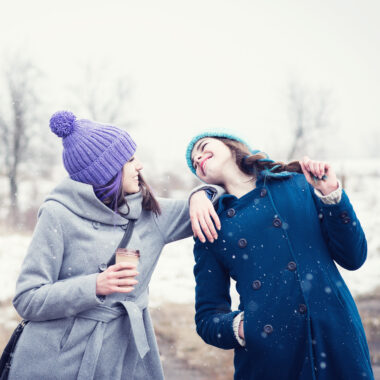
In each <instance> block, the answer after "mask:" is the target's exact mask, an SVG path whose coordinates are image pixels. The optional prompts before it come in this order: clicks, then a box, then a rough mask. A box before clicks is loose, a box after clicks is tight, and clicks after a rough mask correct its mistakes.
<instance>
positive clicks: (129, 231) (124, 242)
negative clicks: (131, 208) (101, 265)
mask: <svg viewBox="0 0 380 380" xmlns="http://www.w3.org/2000/svg"><path fill="white" fill-rule="evenodd" d="M135 222H136V221H135V220H134V219H129V223H128V225H127V229H126V230H125V232H124V236H123V238H122V239H121V240H120V243H119V245H118V246H117V248H126V247H127V244H128V243H129V240H131V236H132V232H133V228H134V226H135ZM117 248H116V250H117ZM115 259H116V251H115V252H114V253H113V255H112V257H111V258H110V259H109V261H108V263H107V268H108V267H109V266H110V265H114V264H115Z"/></svg>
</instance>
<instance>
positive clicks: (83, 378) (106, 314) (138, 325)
mask: <svg viewBox="0 0 380 380" xmlns="http://www.w3.org/2000/svg"><path fill="white" fill-rule="evenodd" d="M147 307H148V295H147V294H146V295H143V296H141V297H139V298H138V299H137V300H134V301H128V300H126V301H119V302H117V303H115V306H114V307H109V306H102V305H98V306H96V307H95V308H92V309H90V310H86V311H83V312H81V313H79V314H78V315H77V317H79V318H86V319H92V320H94V321H96V322H97V323H96V326H95V329H94V331H93V332H92V334H91V336H90V338H89V340H88V342H87V345H86V349H85V351H84V355H83V358H82V363H81V366H80V368H79V373H78V377H77V379H78V380H89V379H93V377H94V375H95V370H96V365H97V361H98V358H99V354H100V350H101V348H102V342H103V336H104V331H105V329H106V326H107V323H108V322H111V321H113V320H114V319H116V318H119V317H121V316H122V315H125V314H128V317H129V320H130V323H131V330H132V335H133V338H134V340H135V344H136V348H137V351H138V353H139V355H140V357H141V358H144V356H145V355H146V353H147V352H148V351H149V350H150V348H149V344H148V339H147V337H146V333H145V325H144V320H143V311H144V309H145V308H147Z"/></svg>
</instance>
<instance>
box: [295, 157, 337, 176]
mask: <svg viewBox="0 0 380 380" xmlns="http://www.w3.org/2000/svg"><path fill="white" fill-rule="evenodd" d="M300 165H301V168H302V171H303V173H304V175H305V177H306V178H307V179H309V178H310V179H313V180H314V181H317V180H325V179H327V174H326V173H327V171H328V169H329V168H330V166H329V165H328V164H327V163H325V162H321V161H313V160H310V158H309V157H307V156H305V157H304V158H303V160H302V161H300ZM305 171H306V172H307V173H306V172H305Z"/></svg>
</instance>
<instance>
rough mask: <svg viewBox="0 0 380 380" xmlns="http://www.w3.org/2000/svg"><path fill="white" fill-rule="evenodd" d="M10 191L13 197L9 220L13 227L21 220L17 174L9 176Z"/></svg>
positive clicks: (11, 197)
mask: <svg viewBox="0 0 380 380" xmlns="http://www.w3.org/2000/svg"><path fill="white" fill-rule="evenodd" d="M9 191H10V199H11V207H10V210H9V222H10V224H11V226H12V227H17V224H18V222H19V220H20V210H19V204H18V183H17V177H16V174H12V175H10V176H9Z"/></svg>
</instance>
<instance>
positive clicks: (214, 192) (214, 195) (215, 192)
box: [189, 185, 225, 205]
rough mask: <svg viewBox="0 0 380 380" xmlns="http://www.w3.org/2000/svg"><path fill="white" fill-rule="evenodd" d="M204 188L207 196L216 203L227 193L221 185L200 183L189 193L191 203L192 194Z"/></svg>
mask: <svg viewBox="0 0 380 380" xmlns="http://www.w3.org/2000/svg"><path fill="white" fill-rule="evenodd" d="M201 190H203V191H204V192H205V193H206V195H207V198H208V199H210V201H211V202H212V203H213V204H214V205H215V204H216V203H217V201H218V200H219V198H220V197H221V196H222V195H223V194H224V193H225V190H224V189H223V187H221V186H217V185H200V186H197V187H196V188H195V189H193V190H192V191H191V193H190V195H189V203H190V199H191V197H192V195H193V194H194V193H196V192H198V191H201Z"/></svg>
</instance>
